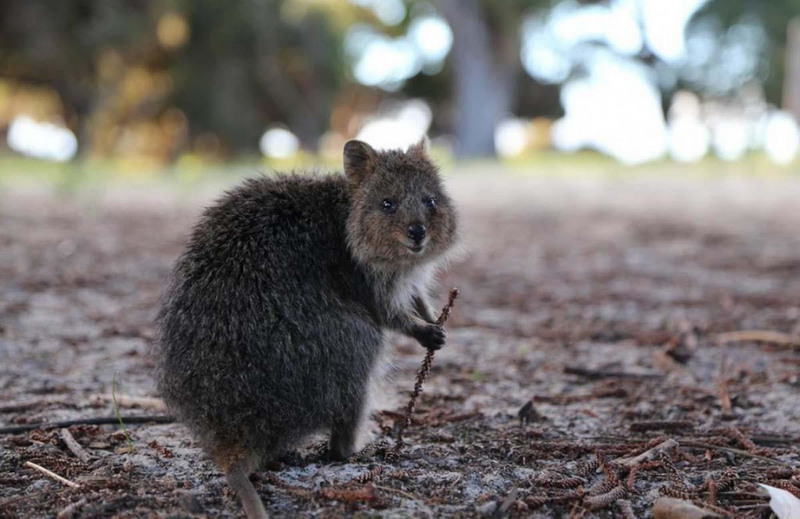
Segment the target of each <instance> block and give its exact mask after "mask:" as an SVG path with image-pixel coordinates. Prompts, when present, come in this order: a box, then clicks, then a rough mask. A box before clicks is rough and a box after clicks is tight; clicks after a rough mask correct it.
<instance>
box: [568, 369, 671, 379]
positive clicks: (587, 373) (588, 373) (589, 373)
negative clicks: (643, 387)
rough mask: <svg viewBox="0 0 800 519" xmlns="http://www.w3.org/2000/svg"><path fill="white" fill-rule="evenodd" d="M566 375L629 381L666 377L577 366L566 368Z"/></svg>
mask: <svg viewBox="0 0 800 519" xmlns="http://www.w3.org/2000/svg"><path fill="white" fill-rule="evenodd" d="M564 373H566V374H568V375H579V376H581V377H586V378H590V379H600V378H628V379H645V380H647V379H662V378H664V375H662V374H659V373H630V372H627V371H606V370H602V369H588V368H581V367H577V366H564Z"/></svg>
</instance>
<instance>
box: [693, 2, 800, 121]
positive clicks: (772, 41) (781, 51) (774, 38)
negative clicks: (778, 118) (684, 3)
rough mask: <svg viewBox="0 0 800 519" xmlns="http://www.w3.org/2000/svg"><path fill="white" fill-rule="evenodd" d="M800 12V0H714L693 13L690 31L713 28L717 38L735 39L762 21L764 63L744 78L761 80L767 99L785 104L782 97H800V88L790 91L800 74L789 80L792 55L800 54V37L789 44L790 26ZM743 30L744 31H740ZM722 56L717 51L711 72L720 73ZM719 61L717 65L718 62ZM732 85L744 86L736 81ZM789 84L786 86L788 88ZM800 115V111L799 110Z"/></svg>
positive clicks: (762, 57) (761, 37)
mask: <svg viewBox="0 0 800 519" xmlns="http://www.w3.org/2000/svg"><path fill="white" fill-rule="evenodd" d="M799 15H800V0H769V1H764V2H754V1H752V0H710V1H709V2H708V3H706V4H705V5H704V6H703V7H702V8H701V9H700V10H699V11H698V12H697V13H696V14H695V16H694V17H693V19H692V21H691V23H690V25H689V28H688V33H689V34H691V33H693V32H696V31H702V30H705V31H709V32H710V33H711V34H710V36H711V38H712V39H715V40H716V41H723V39H724V37H725V36H726V35H729V36H731V38H730V39H731V40H736V39H741V38H738V36H739V34H741V28H743V27H748V26H752V25H753V23H757V24H760V28H761V29H763V30H762V31H761V32H760V35H759V36H758V38H757V39H758V40H761V39H763V40H764V41H757V42H756V43H757V44H761V48H760V49H757V50H758V51H759V52H760V54H759V55H758V56H757V57H758V58H760V63H759V65H760V67H759V68H758V70H757V71H756V75H755V77H749V78H748V77H743V78H741V81H757V82H759V83H761V84H763V86H764V91H765V94H766V97H767V100H768V101H770V102H772V103H774V104H776V105H781V103H782V100H784V99H786V98H787V97H792V96H794V97H798V96H800V92H790V91H789V90H794V89H800V78H794V79H793V80H791V81H788V82H787V81H786V80H787V77H786V73H787V65H788V64H789V63H790V62H791V60H792V59H796V58H797V56H800V48H797V45H800V41H798V39H797V38H796V39H795V40H793V44H794V45H795V47H790V46H789V39H788V27H789V23H790V21H791V20H792V19H793V18H796V17H797V16H799ZM737 31H740V32H737ZM719 58H720V56H718V55H714V56H712V57H711V60H710V62H709V63H708V68H709V73H711V74H720V73H724V72H725V71H719V70H718V67H719V66H725V65H724V64H721V63H720V61H721V60H720V59H719ZM715 64H716V65H715ZM730 86H731V87H732V88H736V87H738V86H741V85H740V84H736V83H733V84H731V85H730ZM695 87H696V88H697V87H699V88H705V87H706V85H695ZM785 87H786V88H785ZM796 115H798V116H800V113H796Z"/></svg>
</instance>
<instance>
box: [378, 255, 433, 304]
mask: <svg viewBox="0 0 800 519" xmlns="http://www.w3.org/2000/svg"><path fill="white" fill-rule="evenodd" d="M435 272H436V265H435V264H433V263H428V264H425V265H420V266H418V267H414V268H413V269H412V270H410V271H409V272H406V273H403V274H401V275H398V276H397V277H396V278H395V279H394V280H393V283H391V285H390V286H389V287H388V289H389V294H388V296H389V297H388V299H389V302H390V306H391V308H392V309H393V310H395V311H407V310H408V309H410V308H411V307H412V304H413V297H414V295H415V294H427V292H428V289H429V288H430V286H431V283H433V276H434V274H435Z"/></svg>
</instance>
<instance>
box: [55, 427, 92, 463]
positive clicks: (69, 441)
mask: <svg viewBox="0 0 800 519" xmlns="http://www.w3.org/2000/svg"><path fill="white" fill-rule="evenodd" d="M61 439H62V440H64V443H65V444H66V445H67V448H69V450H71V451H72V454H74V455H75V456H76V457H77V458H78V459H79V460H81V461H82V462H84V463H88V462H89V453H88V452H86V451H85V450H83V447H81V445H80V444H79V443H78V442H77V441H76V440H75V437H74V436H72V433H71V432H69V429H61Z"/></svg>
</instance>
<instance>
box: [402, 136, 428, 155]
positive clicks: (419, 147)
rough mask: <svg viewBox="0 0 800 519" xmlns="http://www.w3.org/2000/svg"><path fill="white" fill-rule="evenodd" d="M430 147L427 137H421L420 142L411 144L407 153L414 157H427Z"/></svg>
mask: <svg viewBox="0 0 800 519" xmlns="http://www.w3.org/2000/svg"><path fill="white" fill-rule="evenodd" d="M430 147H431V141H430V140H428V136H427V135H423V136H422V137H421V138H420V140H419V141H418V142H417V143H416V144H412V145H411V146H409V147H408V151H407V153H413V154H416V155H421V156H423V157H427V156H428V150H429V149H430Z"/></svg>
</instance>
